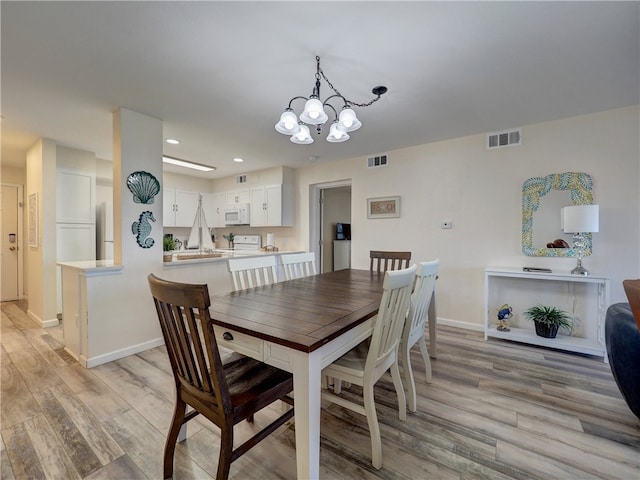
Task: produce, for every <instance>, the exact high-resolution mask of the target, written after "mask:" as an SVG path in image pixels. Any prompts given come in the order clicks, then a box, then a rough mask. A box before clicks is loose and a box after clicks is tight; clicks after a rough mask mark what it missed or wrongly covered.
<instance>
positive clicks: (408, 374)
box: [398, 345, 417, 412]
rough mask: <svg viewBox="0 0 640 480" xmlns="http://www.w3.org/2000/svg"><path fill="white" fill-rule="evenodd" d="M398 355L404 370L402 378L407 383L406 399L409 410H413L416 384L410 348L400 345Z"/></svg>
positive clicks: (414, 408)
mask: <svg viewBox="0 0 640 480" xmlns="http://www.w3.org/2000/svg"><path fill="white" fill-rule="evenodd" d="M398 353H399V357H400V359H401V360H402V370H403V372H404V380H405V382H406V384H407V391H408V395H407V400H408V402H409V410H410V411H412V412H415V411H416V410H417V407H416V384H415V381H414V378H413V369H412V368H411V348H410V347H406V346H405V345H401V348H400V351H399V352H398Z"/></svg>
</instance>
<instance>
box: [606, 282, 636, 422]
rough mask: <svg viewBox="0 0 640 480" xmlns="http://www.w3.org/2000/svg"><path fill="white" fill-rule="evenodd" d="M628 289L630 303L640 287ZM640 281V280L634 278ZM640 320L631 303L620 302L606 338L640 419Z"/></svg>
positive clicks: (620, 380) (613, 365)
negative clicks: (634, 314) (636, 316)
mask: <svg viewBox="0 0 640 480" xmlns="http://www.w3.org/2000/svg"><path fill="white" fill-rule="evenodd" d="M626 282H628V281H625V290H626V292H627V296H628V297H629V300H630V303H631V304H633V303H634V302H635V301H637V300H638V299H637V298H635V296H636V295H638V293H637V292H638V290H633V289H630V288H627V287H628V286H629V285H628V284H627V283H626ZM633 282H640V281H635V280H634V281H633ZM638 325H640V322H639V323H638V324H636V319H634V316H633V313H632V312H631V305H630V304H629V303H616V304H614V305H611V306H610V307H609V308H608V310H607V317H606V321H605V339H606V343H607V355H608V356H609V364H610V366H611V371H612V372H613V377H614V378H615V380H616V383H617V384H618V388H619V389H620V393H622V396H623V397H624V399H625V401H626V402H627V405H629V408H630V409H631V411H632V412H633V413H634V414H635V415H636V417H638V418H640V329H639V328H638Z"/></svg>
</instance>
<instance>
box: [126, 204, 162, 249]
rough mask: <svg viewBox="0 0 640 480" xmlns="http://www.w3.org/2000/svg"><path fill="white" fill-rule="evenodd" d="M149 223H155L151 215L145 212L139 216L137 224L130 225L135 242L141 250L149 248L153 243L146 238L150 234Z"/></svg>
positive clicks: (150, 239) (151, 239)
mask: <svg viewBox="0 0 640 480" xmlns="http://www.w3.org/2000/svg"><path fill="white" fill-rule="evenodd" d="M149 221H152V222H155V221H156V219H155V218H154V216H153V213H151V212H150V211H148V210H146V211H144V212H142V213H141V214H140V217H139V218H138V221H137V222H133V223H132V224H131V232H132V233H133V234H134V235H135V236H136V241H137V242H138V245H140V246H141V247H142V248H151V247H153V244H154V243H155V241H154V240H153V238H148V237H149V235H150V234H151V224H150V223H149Z"/></svg>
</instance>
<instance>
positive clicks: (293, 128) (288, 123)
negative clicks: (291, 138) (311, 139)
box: [276, 109, 300, 135]
mask: <svg viewBox="0 0 640 480" xmlns="http://www.w3.org/2000/svg"><path fill="white" fill-rule="evenodd" d="M276 131H277V132H280V133H283V134H285V135H294V134H296V133H298V132H299V131H300V126H299V125H298V117H296V114H295V113H293V111H291V110H289V109H287V110H285V111H284V112H283V113H282V115H280V121H279V122H278V123H276Z"/></svg>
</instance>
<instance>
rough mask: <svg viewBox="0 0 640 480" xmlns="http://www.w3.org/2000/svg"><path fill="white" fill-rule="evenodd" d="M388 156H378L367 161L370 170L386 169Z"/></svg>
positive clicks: (384, 154)
mask: <svg viewBox="0 0 640 480" xmlns="http://www.w3.org/2000/svg"><path fill="white" fill-rule="evenodd" d="M387 160H388V159H387V154H386V153H383V154H381V155H376V156H375V157H369V158H368V159H367V167H368V168H376V167H386V166H387Z"/></svg>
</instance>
